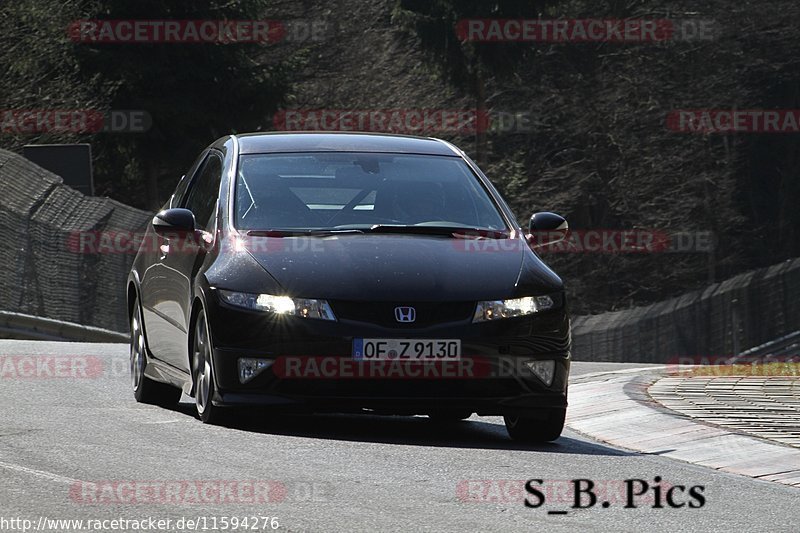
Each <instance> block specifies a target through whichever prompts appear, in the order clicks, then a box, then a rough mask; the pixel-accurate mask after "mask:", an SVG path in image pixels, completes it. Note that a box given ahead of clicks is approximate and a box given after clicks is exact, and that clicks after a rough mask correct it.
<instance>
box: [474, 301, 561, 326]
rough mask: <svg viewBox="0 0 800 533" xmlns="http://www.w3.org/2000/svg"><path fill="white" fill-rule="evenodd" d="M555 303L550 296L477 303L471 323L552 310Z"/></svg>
mask: <svg viewBox="0 0 800 533" xmlns="http://www.w3.org/2000/svg"><path fill="white" fill-rule="evenodd" d="M554 307H555V302H554V301H553V298H551V297H550V296H546V295H545V296H528V297H526V298H514V299H513V300H491V301H488V302H478V306H477V307H476V308H475V316H474V317H473V318H472V321H473V322H486V321H488V320H499V319H501V318H513V317H516V316H525V315H532V314H534V313H538V312H540V311H547V310H548V309H553V308H554Z"/></svg>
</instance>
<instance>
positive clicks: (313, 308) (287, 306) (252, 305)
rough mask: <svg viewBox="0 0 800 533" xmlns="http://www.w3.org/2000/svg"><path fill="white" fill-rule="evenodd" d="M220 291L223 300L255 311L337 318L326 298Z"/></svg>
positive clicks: (327, 318)
mask: <svg viewBox="0 0 800 533" xmlns="http://www.w3.org/2000/svg"><path fill="white" fill-rule="evenodd" d="M218 292H219V296H220V298H221V299H222V301H223V302H225V303H228V304H230V305H235V306H236V307H243V308H245V309H251V310H253V311H267V312H269V313H275V314H278V315H293V316H299V317H303V318H319V319H321V320H336V317H335V316H334V315H333V309H331V306H330V305H329V304H328V302H327V301H325V300H312V299H308V298H289V297H288V296H275V295H273V294H251V293H247V292H234V291H225V290H221V289H220V290H219V291H218Z"/></svg>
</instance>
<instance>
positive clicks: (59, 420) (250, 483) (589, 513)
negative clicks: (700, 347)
mask: <svg viewBox="0 0 800 533" xmlns="http://www.w3.org/2000/svg"><path fill="white" fill-rule="evenodd" d="M26 356H27V357H28V358H27V359H25V357H26ZM29 356H32V357H33V359H31V357H29ZM23 361H28V363H23ZM30 361H35V362H36V364H37V365H38V366H39V368H36V369H35V370H34V369H33V368H34V367H32V366H30V363H29V362H30ZM624 366H627V365H613V364H608V363H606V364H588V363H583V364H581V363H576V364H575V367H574V375H575V376H577V375H579V374H583V375H586V374H595V373H597V372H604V371H608V370H612V369H617V368H623V367H624ZM630 366H635V365H630ZM20 370H22V372H23V373H32V374H33V375H27V376H19V375H16V376H15V375H14V374H15V372H19V371H20ZM72 370H74V371H75V372H76V375H75V376H74V377H72V376H70V375H69V374H70V372H71V371H72ZM584 379H586V378H584ZM590 379H591V378H590ZM598 379H600V377H598ZM184 400H187V399H186V398H184ZM656 476H660V477H661V478H662V481H661V483H655V482H654V478H655V477H656ZM577 478H584V479H591V480H592V481H593V482H594V483H595V485H596V487H597V488H598V490H597V492H598V494H600V496H601V498H600V499H599V500H598V505H597V506H595V507H593V508H590V509H572V508H570V505H572V502H573V498H572V492H571V491H572V488H571V487H572V485H571V484H570V480H573V479H577ZM529 479H542V480H543V481H544V483H543V489H542V490H543V492H544V493H545V496H546V497H547V498H548V499H547V501H546V503H545V504H544V505H542V506H540V507H538V508H528V507H525V505H524V504H523V501H524V498H525V493H524V491H522V490H521V487H522V485H523V483H524V482H525V481H527V480H529ZM628 479H643V480H646V481H647V482H648V483H649V484H650V485H658V486H660V487H661V493H662V494H661V498H660V501H661V502H662V503H664V499H665V498H664V496H665V494H664V493H665V492H666V490H667V489H668V488H669V487H670V486H675V485H684V486H686V487H687V489H688V487H689V486H695V485H699V486H702V487H703V489H702V490H703V492H702V494H703V496H704V497H705V503H704V505H703V506H702V507H700V508H690V507H689V506H688V505H685V506H683V507H681V508H670V507H668V506H667V505H666V503H664V507H663V508H653V505H654V502H655V500H656V499H657V498H655V496H654V491H653V489H652V488H651V489H650V491H649V492H648V493H647V495H646V496H641V497H639V498H637V500H636V502H637V503H638V507H636V508H625V507H624V505H625V499H626V498H625V492H624V483H625V481H624V480H628ZM470 480H471V481H470ZM505 480H508V481H505ZM639 486H640V485H636V488H638V487H639ZM193 487H194V488H193ZM600 489H605V490H606V491H607V492H605V493H602V492H601V490H600ZM198 491H199V492H198ZM217 491H221V492H217ZM676 494H679V493H678V492H676ZM680 495H681V497H680V498H676V500H679V501H676V503H681V502H688V501H695V502H696V500H692V499H691V498H689V497H688V496H686V493H685V492H684V493H681V494H680ZM799 496H800V492H798V490H797V489H793V488H790V487H786V486H781V485H778V484H774V483H768V482H762V481H756V480H752V479H749V478H745V477H741V476H735V475H729V474H724V473H720V472H716V471H713V470H710V469H706V468H703V467H699V466H694V465H690V464H686V463H682V462H678V461H674V460H670V459H667V458H664V457H659V456H656V455H639V454H634V453H629V452H626V451H624V450H618V449H614V448H611V447H608V446H605V445H602V444H599V443H596V442H592V441H590V440H587V439H585V438H583V437H581V436H579V435H577V434H575V433H573V432H571V431H569V430H567V431H566V432H565V433H564V435H563V436H562V437H561V438H560V439H559V440H558V441H557V442H556V443H554V444H550V445H542V446H537V447H525V446H520V445H517V444H514V443H513V442H511V441H510V440H509V439H508V437H507V436H506V433H505V430H504V428H503V426H502V421H501V420H500V419H498V418H477V417H473V418H472V419H471V420H469V421H468V422H464V423H459V424H454V425H449V426H448V425H441V424H435V423H432V422H431V421H429V420H428V419H427V418H425V417H377V416H366V415H325V416H303V417H293V418H288V417H287V418H280V417H279V418H274V417H267V416H263V415H261V414H259V415H256V416H251V417H245V416H238V417H235V418H234V419H233V421H232V422H231V424H230V425H229V427H212V426H205V425H203V424H201V423H200V422H199V421H198V420H197V419H196V418H195V417H194V415H193V405H192V404H190V403H188V401H185V402H184V403H182V404H181V405H180V407H179V408H177V409H175V410H166V409H161V408H158V407H152V406H146V405H141V404H137V403H136V402H135V401H134V399H133V396H132V393H131V392H130V387H129V380H128V376H127V347H126V346H124V345H117V344H114V345H112V344H93V345H92V344H75V343H50V342H28V341H0V530H12V531H13V530H22V529H21V526H22V525H23V523H22V522H11V520H14V519H27V520H31V521H32V522H31V527H33V528H35V527H36V526H37V525H39V524H40V517H44V518H41V526H40V528H41V529H40V530H45V531H48V530H49V531H65V530H73V531H74V530H83V531H86V530H88V529H87V528H88V527H89V526H90V525H94V526H98V525H100V526H105V530H112V528H114V526H115V525H116V526H125V527H118V528H116V529H117V530H127V531H136V530H137V528H136V527H135V526H136V524H132V523H127V524H122V523H119V524H115V523H112V522H106V523H105V524H97V523H92V524H90V523H89V522H87V521H89V520H112V519H125V520H145V519H148V518H151V517H152V518H153V519H156V520H158V519H160V520H164V521H165V520H167V519H169V520H170V521H171V522H170V523H169V524H168V525H167V524H165V523H163V522H162V525H165V528H164V529H162V530H167V531H182V530H199V531H203V530H205V531H213V530H214V529H213V528H212V526H213V525H214V522H213V521H214V519H216V521H217V523H216V526H217V528H216V529H217V530H222V529H223V525H224V523H225V521H224V520H223V519H224V518H228V520H227V524H228V530H234V531H244V527H243V525H244V523H243V521H242V520H240V521H239V524H238V526H239V527H238V528H235V529H234V528H232V527H230V526H232V525H233V523H234V522H233V519H234V518H239V519H241V518H243V517H252V516H254V515H255V516H259V517H269V518H270V519H271V518H273V517H277V519H278V520H277V524H276V523H275V522H272V523H270V520H266V521H265V520H263V519H258V522H259V523H257V524H255V525H256V526H257V527H256V528H253V525H254V524H253V521H252V519H250V521H249V522H248V524H247V529H248V530H259V531H264V530H267V531H269V530H271V529H270V527H271V526H274V525H278V528H279V529H278V530H279V531H632V532H644V531H658V532H664V531H748V532H749V531H770V532H777V531H794V532H796V531H797V530H798V529H797V527H798V526H797V525H798V524H800V509H798V505H797V503H798V502H799V501H800V498H799ZM528 498H529V501H532V502H533V501H536V498H534V497H533V496H530V495H528ZM254 499H255V500H257V502H256V503H253V500H254ZM134 500H135V501H134ZM198 500H200V501H198ZM487 500H488V501H487ZM602 501H608V502H609V504H610V506H609V507H607V508H603V507H601V506H600V504H599V503H600V502H602ZM585 502H586V499H584V500H583V503H585ZM549 511H567V514H565V515H551V514H548V512H549ZM202 517H205V518H204V519H203V518H202ZM182 518H183V519H184V523H179V522H178V521H179V520H180V519H182ZM198 518H199V519H200V521H199V522H198V523H197V524H189V525H191V526H192V527H188V526H189V525H187V524H186V523H185V521H186V520H187V519H192V520H197V519H198ZM55 519H64V520H65V519H76V520H84V524H83V529H77V528H76V527H74V524H73V527H65V526H64V525H63V524H62V527H50V528H48V527H47V524H48V523H47V520H55ZM4 521H5V522H4ZM265 522H266V523H265ZM51 525H52V526H56V524H51ZM140 525H153V523H151V524H147V523H145V524H140ZM265 525H266V526H267V527H266V528H264V527H262V526H265ZM95 530H97V528H96V527H95ZM151 530H152V529H151Z"/></svg>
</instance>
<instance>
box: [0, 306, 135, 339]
mask: <svg viewBox="0 0 800 533" xmlns="http://www.w3.org/2000/svg"><path fill="white" fill-rule="evenodd" d="M0 338H5V339H28V340H49V341H73V342H128V334H127V333H121V332H118V331H111V330H108V329H102V328H96V327H93V326H84V325H82V324H75V323H72V322H65V321H62V320H55V319H52V318H44V317H40V316H34V315H26V314H23V313H13V312H10V311H0Z"/></svg>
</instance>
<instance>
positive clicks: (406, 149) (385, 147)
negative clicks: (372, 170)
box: [235, 132, 460, 156]
mask: <svg viewBox="0 0 800 533" xmlns="http://www.w3.org/2000/svg"><path fill="white" fill-rule="evenodd" d="M235 137H236V138H237V139H238V141H239V153H240V154H267V153H282V152H283V153H287V152H381V153H398V154H423V155H445V156H459V155H460V154H459V153H458V152H457V151H456V149H455V148H454V147H453V146H451V145H450V144H448V143H446V142H444V141H441V140H439V139H434V138H432V137H413V136H410V135H389V134H380V133H350V132H322V133H309V132H302V133H301V132H298V133H292V132H277V133H245V134H240V135H236V136H235Z"/></svg>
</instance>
